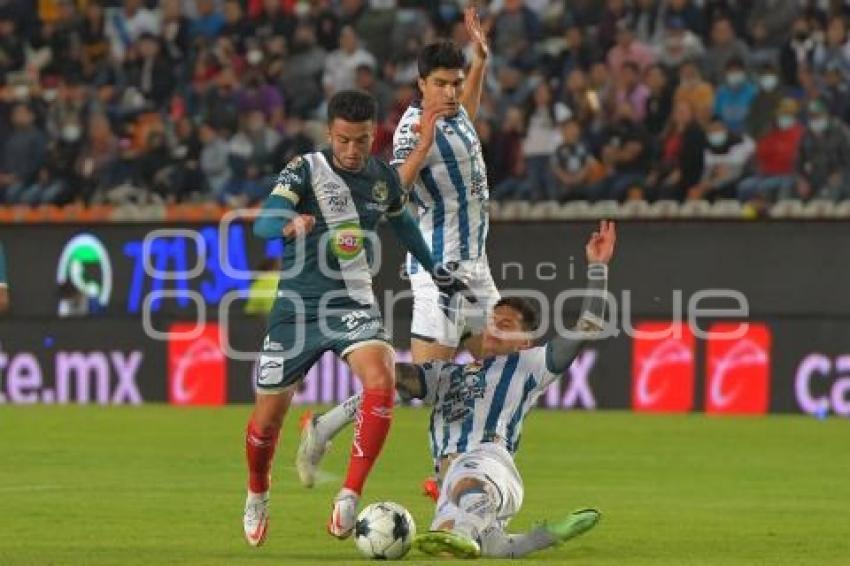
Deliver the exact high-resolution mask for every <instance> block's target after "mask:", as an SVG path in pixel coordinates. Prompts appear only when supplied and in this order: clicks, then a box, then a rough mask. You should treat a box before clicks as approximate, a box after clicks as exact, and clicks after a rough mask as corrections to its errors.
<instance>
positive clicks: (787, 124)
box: [776, 114, 797, 130]
mask: <svg viewBox="0 0 850 566" xmlns="http://www.w3.org/2000/svg"><path fill="white" fill-rule="evenodd" d="M796 121H797V120H796V119H795V118H794V116H789V115H788V114H782V115H781V116H779V117H778V118H776V125H777V126H779V129H780V130H787V129H788V128H791V127H793V126H794V124H795V123H796Z"/></svg>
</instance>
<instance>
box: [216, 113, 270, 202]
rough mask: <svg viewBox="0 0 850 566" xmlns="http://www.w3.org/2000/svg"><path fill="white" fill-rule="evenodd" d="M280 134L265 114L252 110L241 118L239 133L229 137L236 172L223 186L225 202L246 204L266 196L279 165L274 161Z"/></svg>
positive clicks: (232, 161) (232, 162)
mask: <svg viewBox="0 0 850 566" xmlns="http://www.w3.org/2000/svg"><path fill="white" fill-rule="evenodd" d="M279 142H280V134H278V133H277V132H276V131H275V130H273V129H272V128H270V127H269V126H268V123H267V122H266V119H265V116H264V115H263V113H262V112H261V111H259V110H253V111H251V112H249V113H248V114H247V115H243V117H242V126H241V127H240V129H239V132H237V134H236V135H235V136H233V137H232V138H231V140H230V167H231V171H232V172H233V174H232V176H231V179H230V182H229V183H227V184H226V186H225V188H224V201H225V202H227V203H228V204H231V205H233V206H245V205H247V204H251V203H254V202H257V201H258V200H260V199H261V198H263V197H264V196H265V192H266V190H267V189H268V187H270V186H271V183H272V181H273V175H274V172H275V170H276V169H279V167H280V164H276V163H272V161H271V158H272V156H273V151H274V150H275V148H276V147H277V145H278V143H279Z"/></svg>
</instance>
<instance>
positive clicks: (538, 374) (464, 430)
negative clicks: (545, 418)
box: [419, 346, 560, 465]
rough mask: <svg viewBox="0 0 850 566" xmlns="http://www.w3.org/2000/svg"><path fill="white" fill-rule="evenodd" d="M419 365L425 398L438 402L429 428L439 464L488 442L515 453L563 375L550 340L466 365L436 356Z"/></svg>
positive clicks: (427, 402)
mask: <svg viewBox="0 0 850 566" xmlns="http://www.w3.org/2000/svg"><path fill="white" fill-rule="evenodd" d="M419 367H420V376H421V378H422V383H423V386H424V390H425V395H424V396H423V400H424V402H425V403H426V404H429V405H432V407H433V408H432V410H431V422H430V427H429V433H430V443H431V455H432V456H433V458H434V463H435V465H437V464H438V463H439V461H440V459H442V458H443V457H444V456H448V455H450V454H461V453H464V452H468V451H470V450H472V449H474V448H476V447H477V446H479V445H481V444H482V443H485V442H496V443H499V444H501V445H502V446H504V447H505V448H506V449H507V450H508V451H509V452H510V453H511V454H514V453H515V452H516V451H517V449H518V448H519V441H520V436H521V435H522V423H523V421H524V419H525V416H526V415H527V414H528V411H530V410H531V408H532V407H534V405H535V404H536V403H537V398H538V397H539V396H540V394H541V393H543V392H544V391H545V390H546V388H547V387H548V386H549V385H550V384H551V383H552V382H553V381H555V380H556V379H558V378H560V375H558V374H554V373H552V372H551V371H549V370H548V369H547V367H546V346H540V347H537V348H530V349H528V350H521V351H519V352H516V353H513V354H510V355H507V356H496V357H492V358H486V359H485V360H483V361H481V362H475V363H471V364H466V365H460V364H454V363H450V362H442V361H435V362H431V363H427V364H423V365H421V366H419Z"/></svg>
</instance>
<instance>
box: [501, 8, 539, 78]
mask: <svg viewBox="0 0 850 566" xmlns="http://www.w3.org/2000/svg"><path fill="white" fill-rule="evenodd" d="M542 35H543V34H542V27H541V24H540V19H539V18H538V16H537V14H535V13H534V11H533V10H531V9H530V8H528V7H527V6H525V2H524V1H523V0H505V3H504V7H503V8H502V10H501V11H499V13H498V14H496V17H495V20H494V22H493V31H492V39H491V42H492V45H493V47H494V49H495V51H496V53H498V54H499V55H500V57H502V58H504V60H505V61H507V62H508V63H510V64H512V65H515V66H518V67H520V68H523V69H527V70H530V68H531V67H532V66H533V65H534V63H535V58H534V51H533V47H534V44H535V43H537V42H538V41H540V39H541V38H542Z"/></svg>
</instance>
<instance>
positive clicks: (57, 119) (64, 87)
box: [46, 76, 94, 138]
mask: <svg viewBox="0 0 850 566" xmlns="http://www.w3.org/2000/svg"><path fill="white" fill-rule="evenodd" d="M93 106H94V104H93V101H92V99H91V98H90V97H89V91H88V88H86V86H85V85H84V84H82V83H81V82H80V81H79V80H78V78H77V77H74V76H70V77H66V78H64V80H62V81H61V82H60V83H59V85H58V89H57V90H56V99H55V100H54V101H53V102H52V103H51V104H50V106H49V108H48V110H47V123H46V126H47V133H48V134H49V135H51V136H53V137H54V138H58V137H60V136H62V128H64V127H66V125H68V124H75V125H77V126H78V129H79V127H81V125H82V124H85V123H87V122H88V119H89V116H90V115H91V112H92V107H93Z"/></svg>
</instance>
